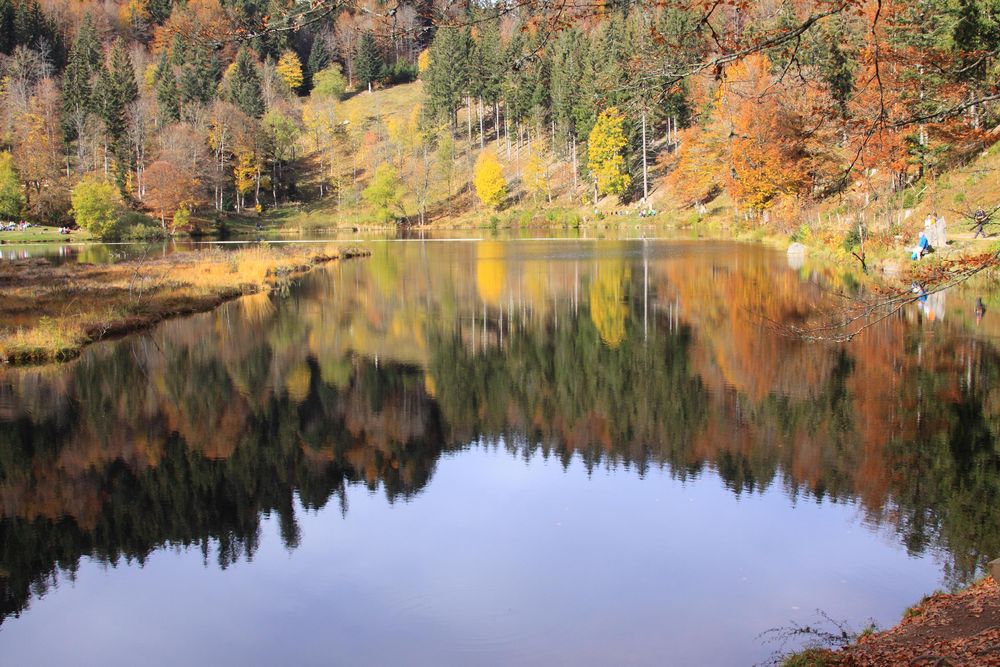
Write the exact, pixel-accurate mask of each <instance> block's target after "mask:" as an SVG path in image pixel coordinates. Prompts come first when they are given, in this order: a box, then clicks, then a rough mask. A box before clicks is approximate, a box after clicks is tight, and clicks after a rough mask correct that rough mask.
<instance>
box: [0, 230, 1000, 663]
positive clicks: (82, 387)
mask: <svg viewBox="0 0 1000 667" xmlns="http://www.w3.org/2000/svg"><path fill="white" fill-rule="evenodd" d="M369 245H370V247H371V248H372V250H373V255H372V256H371V257H369V258H366V259H361V260H354V261H350V262H345V263H342V264H338V265H335V266H331V267H330V268H328V269H325V270H322V271H317V272H314V273H312V274H310V275H309V276H307V278H306V279H305V280H303V281H302V283H301V284H299V285H297V286H293V287H292V288H291V289H289V290H288V291H287V293H284V294H281V295H271V296H269V295H258V296H253V297H249V298H244V299H241V300H239V301H236V302H232V303H230V304H228V305H226V306H224V307H222V308H220V309H219V310H217V311H215V312H212V313H207V314H203V315H198V316H194V317H190V318H186V319H182V320H174V321H170V322H167V323H164V324H163V325H161V326H159V327H158V328H156V329H155V330H153V331H151V332H149V333H147V334H144V335H137V336H131V337H128V338H125V339H122V340H119V341H114V342H108V343H102V344H100V345H96V346H93V347H91V348H89V349H88V350H87V351H85V353H84V355H83V356H82V357H81V358H80V359H79V360H77V361H75V362H73V363H71V364H67V365H62V366H56V367H47V368H39V369H27V370H11V369H8V370H0V585H2V591H3V600H2V608H0V614H2V624H0V663H3V664H9V665H49V664H52V665H55V664H96V663H101V664H121V665H133V664H144V665H149V664H163V665H176V664H192V663H197V664H296V665H308V664H317V665H319V664H322V665H329V664H344V665H387V664H406V665H441V664H461V665H508V664H532V665H550V664H571V665H579V664H597V665H604V664H650V665H663V664H671V665H750V664H754V663H759V662H764V661H766V660H767V659H768V658H769V657H770V656H771V655H772V653H773V652H774V651H775V650H778V649H780V645H778V644H775V643H773V642H769V641H768V637H769V636H768V635H762V633H765V631H767V630H768V629H771V628H776V627H789V626H790V625H791V624H792V623H799V624H802V625H806V624H814V623H815V622H816V621H817V619H818V618H819V617H820V611H821V612H822V613H824V614H826V615H828V616H829V617H831V618H833V619H836V620H838V621H845V622H846V623H847V624H848V625H849V626H850V627H852V628H853V629H855V630H860V629H862V628H863V627H864V626H865V625H866V624H867V623H868V622H869V620H874V621H876V622H878V623H879V624H881V625H883V626H888V625H892V624H893V623H895V622H896V621H897V620H898V619H899V617H900V615H901V613H902V612H903V610H904V609H905V608H906V607H907V606H908V605H910V604H912V603H914V602H916V601H917V600H919V598H920V597H921V596H922V595H923V594H925V593H929V592H931V591H933V590H934V589H935V588H939V587H948V586H953V585H958V584H961V583H963V582H967V581H969V580H970V579H971V578H973V577H975V576H976V574H977V572H979V571H980V568H981V567H982V565H983V564H984V563H985V562H986V561H988V560H991V559H992V558H995V557H997V556H1000V512H998V510H997V508H998V507H1000V445H998V442H1000V441H998V439H997V433H998V429H1000V383H998V381H997V380H998V375H1000V349H998V347H997V340H998V339H997V338H996V337H995V335H994V334H996V333H998V332H1000V326H998V325H997V323H996V322H995V320H997V318H1000V304H998V311H997V312H994V310H993V303H994V298H993V297H992V295H989V294H978V293H975V292H971V291H967V292H957V293H956V292H951V293H948V294H946V295H942V296H936V297H934V298H933V299H932V300H930V301H928V302H927V303H924V304H919V305H918V304H914V305H912V306H910V307H908V308H907V309H905V310H903V311H902V312H900V313H899V314H898V315H895V316H893V317H892V318H890V319H888V320H886V321H884V322H882V323H881V324H879V325H878V326H876V327H874V328H872V329H871V330H869V331H868V332H867V333H866V334H865V335H864V336H862V337H861V338H859V339H857V340H855V341H854V342H852V343H850V344H848V345H844V346H838V345H832V344H807V343H804V342H802V341H800V340H797V339H794V338H791V337H788V336H783V335H779V334H778V333H776V332H775V331H774V328H773V327H771V326H766V325H765V324H764V322H765V321H776V322H794V321H798V320H799V319H800V318H801V317H802V316H803V314H805V313H807V312H808V311H809V310H810V308H811V307H812V306H813V305H814V304H816V303H818V302H820V301H821V300H823V299H824V298H827V297H824V295H825V294H827V293H828V292H829V291H830V290H842V289H850V288H851V286H852V284H853V281H852V278H851V276H850V275H849V274H847V273H841V270H840V269H838V268H837V267H822V266H811V265H810V264H809V263H808V262H807V263H806V264H805V265H803V266H799V265H795V266H789V260H788V258H786V256H785V255H783V254H781V253H776V252H772V251H769V250H765V249H763V248H759V247H754V246H741V245H730V244H719V243H715V244H705V243H698V242H660V241H647V242H643V241H635V240H631V241H579V240H558V241H526V240H521V241H516V240H515V241H490V240H480V241H465V242H463V241H456V242H439V241H416V240H414V241H400V242H385V241H379V242H370V243H369ZM978 296H983V297H984V299H985V300H986V303H987V306H988V310H987V313H986V316H985V317H984V318H983V319H982V321H981V322H977V321H976V317H975V315H974V305H975V299H976V297H978ZM793 646H794V645H789V646H788V647H787V648H792V647H793Z"/></svg>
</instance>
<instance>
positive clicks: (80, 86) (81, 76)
mask: <svg viewBox="0 0 1000 667" xmlns="http://www.w3.org/2000/svg"><path fill="white" fill-rule="evenodd" d="M100 63H101V48H100V43H99V42H98V39H97V31H96V30H95V29H94V23H93V20H92V19H91V17H90V14H87V15H86V16H85V17H84V19H83V23H82V24H81V25H80V31H79V32H78V33H77V35H76V39H74V40H73V46H72V48H71V49H70V52H69V59H68V63H67V65H66V71H65V73H64V75H63V88H62V102H63V103H62V110H63V130H64V133H65V134H66V138H67V139H70V140H72V139H75V138H76V135H77V133H78V131H79V127H80V126H81V125H82V123H83V122H84V119H85V118H86V116H87V114H89V113H93V112H94V111H96V105H95V103H94V95H93V86H94V78H95V75H96V74H97V72H98V71H100Z"/></svg>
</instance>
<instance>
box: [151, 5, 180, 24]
mask: <svg viewBox="0 0 1000 667" xmlns="http://www.w3.org/2000/svg"><path fill="white" fill-rule="evenodd" d="M173 6H174V3H173V0H149V2H147V3H146V11H148V12H149V18H150V20H151V21H152V22H153V23H154V24H156V25H161V24H162V23H163V22H164V21H166V20H167V17H168V16H170V11H171V10H172V9H173Z"/></svg>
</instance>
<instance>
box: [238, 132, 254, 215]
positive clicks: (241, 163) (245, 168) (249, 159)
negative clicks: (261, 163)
mask: <svg viewBox="0 0 1000 667" xmlns="http://www.w3.org/2000/svg"><path fill="white" fill-rule="evenodd" d="M256 175H257V160H256V156H255V155H254V152H253V149H251V148H248V147H246V146H241V147H240V148H238V149H237V151H236V164H235V165H233V185H234V186H235V187H236V210H237V211H242V210H243V209H244V208H246V195H247V193H248V192H250V191H251V190H252V189H253V187H254V183H255V177H256Z"/></svg>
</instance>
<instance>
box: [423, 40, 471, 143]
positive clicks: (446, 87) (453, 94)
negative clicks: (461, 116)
mask: <svg viewBox="0 0 1000 667" xmlns="http://www.w3.org/2000/svg"><path fill="white" fill-rule="evenodd" d="M469 51H470V39H469V36H468V33H466V32H463V31H460V30H458V29H456V28H441V29H439V30H438V31H437V34H436V35H435V36H434V41H433V42H432V43H431V49H430V64H429V65H428V67H427V72H426V74H425V75H424V79H425V80H426V82H427V84H426V85H427V98H428V106H429V107H430V110H431V112H432V113H435V114H437V115H438V116H440V117H444V118H447V119H448V120H449V121H450V122H451V123H452V125H454V124H455V123H456V121H457V117H456V113H457V110H458V107H459V106H460V105H461V104H462V96H463V95H464V94H465V93H466V92H467V91H468V89H469V67H468V62H469Z"/></svg>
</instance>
